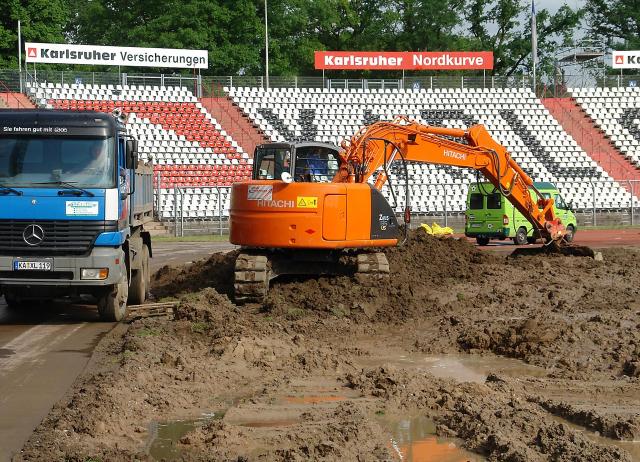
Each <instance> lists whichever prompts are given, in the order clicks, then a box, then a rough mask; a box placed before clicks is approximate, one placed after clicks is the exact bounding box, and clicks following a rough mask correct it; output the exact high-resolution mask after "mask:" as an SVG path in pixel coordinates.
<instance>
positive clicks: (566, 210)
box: [464, 183, 577, 245]
mask: <svg viewBox="0 0 640 462" xmlns="http://www.w3.org/2000/svg"><path fill="white" fill-rule="evenodd" d="M533 186H534V187H535V188H536V189H537V190H538V191H540V193H541V194H542V195H543V196H544V197H545V198H549V197H552V198H553V200H554V211H555V213H556V216H558V217H559V218H560V219H561V220H562V223H563V224H564V225H565V226H566V228H567V235H566V236H565V239H566V240H567V241H569V242H571V241H572V240H573V237H574V235H575V232H576V230H577V224H576V216H575V215H574V213H573V210H571V204H566V203H565V201H564V199H562V196H561V195H560V192H559V191H558V188H556V187H555V185H554V184H553V183H534V184H533ZM534 194H535V193H534V192H533V190H531V195H532V197H535V195H534ZM464 234H465V236H467V237H471V238H475V239H476V241H477V242H478V245H487V244H488V243H489V241H490V240H491V239H500V240H505V239H507V238H511V239H513V242H514V243H515V244H516V245H524V244H527V243H529V244H533V243H534V242H536V240H537V239H539V238H540V235H539V234H538V233H537V232H536V231H535V230H534V229H533V227H532V226H531V223H530V222H529V220H527V219H526V218H525V217H524V216H523V215H522V214H521V213H520V212H519V211H518V210H517V209H516V208H515V207H514V206H513V204H512V203H511V202H509V200H508V199H507V198H505V197H504V196H503V195H502V194H501V193H500V191H498V190H496V189H495V188H494V187H493V185H492V184H491V183H471V184H470V185H469V192H468V193H467V210H466V212H465V226H464Z"/></svg>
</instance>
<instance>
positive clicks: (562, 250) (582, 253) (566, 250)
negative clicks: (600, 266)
mask: <svg viewBox="0 0 640 462" xmlns="http://www.w3.org/2000/svg"><path fill="white" fill-rule="evenodd" d="M531 255H566V256H573V257H591V258H595V255H596V254H595V252H594V251H593V249H592V248H591V247H587V246H586V245H575V244H569V243H567V242H566V241H564V240H561V239H560V240H555V241H551V242H550V243H548V244H546V245H543V246H542V247H518V248H517V249H516V250H514V251H513V252H512V253H511V256H512V257H519V256H531Z"/></svg>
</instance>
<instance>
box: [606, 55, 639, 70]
mask: <svg viewBox="0 0 640 462" xmlns="http://www.w3.org/2000/svg"><path fill="white" fill-rule="evenodd" d="M611 61H612V64H613V68H614V69H637V68H640V51H614V52H613V54H612V56H611Z"/></svg>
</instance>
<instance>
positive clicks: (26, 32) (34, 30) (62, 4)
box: [0, 0, 70, 68]
mask: <svg viewBox="0 0 640 462" xmlns="http://www.w3.org/2000/svg"><path fill="white" fill-rule="evenodd" d="M69 11H70V10H69V5H68V2H67V0H22V1H19V0H5V1H4V2H3V7H2V8H0V66H2V67H3V68H7V67H10V68H17V67H18V55H17V49H18V20H20V22H21V26H22V40H23V42H45V43H64V42H65V35H64V30H65V27H66V25H67V22H68V19H69Z"/></svg>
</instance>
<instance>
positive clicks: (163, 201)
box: [27, 82, 252, 219]
mask: <svg viewBox="0 0 640 462" xmlns="http://www.w3.org/2000/svg"><path fill="white" fill-rule="evenodd" d="M27 94H28V95H29V96H30V97H31V99H32V100H33V101H34V102H36V104H38V105H39V106H41V107H48V108H53V109H65V110H79V111H82V110H96V111H103V112H113V110H114V109H115V108H120V109H122V111H123V112H124V113H125V114H127V115H128V121H127V123H128V126H129V129H130V130H131V133H132V134H134V135H135V136H136V138H137V139H138V140H139V151H140V154H141V160H143V161H148V160H152V159H153V161H154V171H155V172H156V178H159V184H158V185H157V186H158V187H159V190H160V210H159V215H160V218H164V219H169V218H171V217H173V211H174V206H173V200H174V197H173V187H174V186H179V187H184V188H185V191H184V195H185V196H184V216H185V218H202V217H204V216H205V215H204V212H206V211H207V210H223V211H228V209H229V197H228V191H227V189H221V194H220V195H219V196H218V194H211V189H212V187H215V186H230V185H231V184H232V183H233V182H234V181H239V180H243V179H246V178H248V177H250V175H251V164H252V159H251V158H250V156H249V155H248V154H247V153H246V152H244V151H243V149H242V148H241V147H240V146H239V145H238V144H237V143H236V142H235V141H234V140H233V139H232V138H231V137H230V136H229V135H228V134H227V133H226V132H225V131H224V130H223V129H222V127H221V126H220V124H218V122H217V121H216V120H215V119H214V118H213V117H212V116H211V115H210V114H209V113H208V112H207V110H206V109H205V108H204V107H203V106H202V104H201V103H200V102H199V101H198V100H197V98H196V97H195V96H194V95H193V93H192V92H191V91H189V90H187V89H185V88H180V87H158V86H136V85H131V86H122V85H115V86H114V85H83V84H72V85H66V84H50V83H46V82H44V83H39V84H36V85H30V86H28V87H27ZM218 201H220V204H218Z"/></svg>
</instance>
